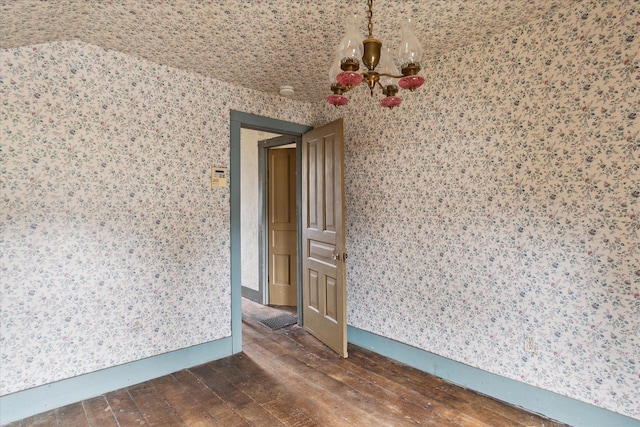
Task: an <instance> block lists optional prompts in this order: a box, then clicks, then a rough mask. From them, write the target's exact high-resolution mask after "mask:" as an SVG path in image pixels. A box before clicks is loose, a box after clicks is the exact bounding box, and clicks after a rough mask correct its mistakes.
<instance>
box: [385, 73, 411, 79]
mask: <svg viewBox="0 0 640 427" xmlns="http://www.w3.org/2000/svg"><path fill="white" fill-rule="evenodd" d="M378 75H379V76H380V77H382V76H385V77H391V78H394V79H401V78H403V77H406V76H405V75H404V74H401V75H399V76H394V75H393V74H386V73H380V74H378Z"/></svg>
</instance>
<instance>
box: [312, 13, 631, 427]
mask: <svg viewBox="0 0 640 427" xmlns="http://www.w3.org/2000/svg"><path fill="white" fill-rule="evenodd" d="M638 6H640V5H639V4H638V2H637V1H633V2H627V1H614V2H609V3H606V2H590V1H586V2H583V3H581V4H579V5H578V6H576V7H574V8H572V9H569V10H565V11H564V12H562V13H559V14H557V15H555V16H553V17H552V19H551V20H549V21H545V22H541V23H538V24H536V25H527V26H523V27H520V28H518V29H516V30H514V31H510V32H508V33H506V34H504V35H502V36H500V37H495V38H491V39H489V40H486V41H485V42H483V43H479V44H475V45H472V46H471V47H469V48H465V49H462V50H459V51H457V52H456V53H455V54H451V55H447V56H444V57H441V58H440V59H439V60H438V61H436V62H434V63H430V64H427V65H426V67H425V70H424V72H423V75H424V76H426V79H427V82H426V85H425V87H424V88H421V89H419V91H417V92H415V93H413V94H406V95H405V96H404V98H405V101H404V104H403V105H401V106H400V107H399V108H398V109H396V110H392V111H381V110H382V109H381V108H380V107H379V106H377V105H376V99H375V98H374V99H372V98H371V97H370V96H369V93H368V91H367V90H366V89H365V88H360V89H358V90H354V92H353V96H352V98H353V99H352V100H351V104H349V105H348V106H346V107H343V109H340V110H339V111H336V110H335V108H334V107H331V106H325V107H323V108H324V112H325V116H326V117H327V120H330V119H333V118H336V117H339V116H343V117H345V132H346V171H345V179H346V194H347V196H346V197H347V246H348V252H349V262H348V270H347V280H348V322H349V324H350V325H353V326H355V327H358V328H361V329H363V330H366V331H371V332H374V333H376V334H380V335H383V336H386V337H390V338H393V339H396V340H399V341H402V342H404V343H407V344H410V345H413V346H416V347H419V348H421V349H425V350H428V351H431V352H433V353H436V354H439V355H442V356H444V357H447V358H450V359H454V360H457V361H460V362H463V363H466V364H469V365H472V366H475V367H479V368H481V369H484V370H487V371H490V372H494V373H497V374H500V375H503V376H506V377H509V378H512V379H515V380H519V381H523V382H525V383H528V384H532V385H534V386H537V387H541V388H543V389H547V390H551V391H554V392H557V393H560V394H563V395H568V396H572V397H574V398H576V399H579V400H582V401H585V402H588V403H592V404H595V405H598V406H602V407H604V408H608V409H611V410H613V411H616V412H620V413H623V414H626V415H628V416H631V417H634V418H639V419H640V218H638V215H640V204H639V197H640V123H639V122H638V120H640V119H639V118H637V113H638V109H639V108H640V103H639V100H640V71H639V70H638V66H639V65H640V54H639V52H640V49H639V43H640V38H639V37H638V35H637V31H638V28H639V27H638V25H639V23H640V21H639V20H640V15H639V13H640V9H639V7H638ZM425 48H428V46H426V47H425ZM527 337H532V338H534V341H535V344H536V346H537V354H535V355H530V354H527V353H525V351H524V342H525V339H526V338H527Z"/></svg>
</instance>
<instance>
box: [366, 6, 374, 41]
mask: <svg viewBox="0 0 640 427" xmlns="http://www.w3.org/2000/svg"><path fill="white" fill-rule="evenodd" d="M367 6H368V7H369V12H367V19H368V20H369V24H368V25H367V27H368V28H369V38H370V39H372V38H373V0H367Z"/></svg>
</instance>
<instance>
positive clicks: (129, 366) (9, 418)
mask: <svg viewBox="0 0 640 427" xmlns="http://www.w3.org/2000/svg"><path fill="white" fill-rule="evenodd" d="M231 354H232V339H231V337H228V338H222V339H220V340H216V341H211V342H208V343H204V344H199V345H196V346H193V347H188V348H184V349H181V350H176V351H172V352H169V353H164V354H160V355H158V356H153V357H149V358H146V359H142V360H137V361H135V362H131V363H126V364H124V365H119V366H114V367H112V368H107V369H102V370H100V371H96V372H91V373H88V374H84V375H79V376H77V377H73V378H68V379H65V380H61V381H56V382H54V383H50V384H45V385H43V386H39V387H34V388H30V389H28V390H23V391H19V392H16V393H12V394H7V395H4V396H0V424H1V425H4V424H7V423H11V422H14V421H17V420H21V419H23V418H27V417H30V416H32V415H36V414H39V413H41V412H45V411H49V410H51V409H54V408H59V407H61V406H65V405H69V404H71V403H74V402H79V401H81V400H85V399H90V398H92V397H95V396H100V395H102V394H105V393H108V392H110V391H114V390H118V389H121V388H124V387H128V386H131V385H133V384H139V383H141V382H144V381H148V380H151V379H153V378H158V377H161V376H163V375H167V374H170V373H172V372H176V371H180V370H182V369H186V368H190V367H192V366H197V365H201V364H203V363H207V362H210V361H212V360H216V359H220V358H223V357H227V356H230V355H231Z"/></svg>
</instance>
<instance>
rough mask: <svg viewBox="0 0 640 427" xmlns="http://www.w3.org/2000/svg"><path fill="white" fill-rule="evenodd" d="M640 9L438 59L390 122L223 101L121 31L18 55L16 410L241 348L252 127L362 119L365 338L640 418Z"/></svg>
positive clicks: (1, 175) (356, 126)
mask: <svg viewBox="0 0 640 427" xmlns="http://www.w3.org/2000/svg"><path fill="white" fill-rule="evenodd" d="M47 3H49V2H38V3H37V4H34V6H33V7H34V8H36V9H38V8H39V7H42V4H47ZM249 3H251V2H248V3H247V4H249ZM254 3H255V2H252V3H251V4H252V5H253V4H254ZM258 3H259V4H268V3H269V2H262V3H261V2H258ZM405 3H407V2H405ZM413 3H415V2H408V3H407V4H410V5H413ZM467 3H468V2H467ZM114 4H115V5H116V7H121V6H122V5H127V4H128V3H127V2H114ZM527 4H528V5H530V4H532V3H527ZM554 4H555V3H554ZM566 4H567V5H569V4H574V2H567V3H566ZM16 5H18V3H7V2H3V3H0V6H2V7H3V8H4V9H3V13H2V14H1V15H2V19H4V17H6V16H8V15H7V14H5V13H4V11H5V10H13V9H12V8H13V7H14V6H16ZM129 6H131V8H135V7H136V6H135V5H133V3H131V4H130V5H129ZM105 7H106V6H105ZM451 7H453V6H451ZM7 8H8V9H7ZM83 8H88V6H83ZM454 9H455V8H454ZM38 10H40V9H38ZM273 10H275V9H273ZM90 12H91V13H94V14H96V13H98V12H96V10H93V9H91V10H90ZM136 12H139V13H143V12H142V11H140V10H136ZM449 12H450V13H452V14H453V15H454V16H456V13H457V12H456V11H455V10H453V9H452V10H451V11H449ZM458 12H459V13H462V16H466V15H465V14H466V13H468V11H465V12H464V13H463V11H460V10H459V11H458ZM69 13H71V12H69ZM123 13H124V12H123ZM176 13H177V12H176ZM638 13H639V9H638V1H635V0H621V1H614V2H594V1H589V0H587V1H583V2H580V3H575V4H574V5H573V6H570V7H569V8H566V9H561V10H556V11H555V12H553V14H551V15H546V14H545V13H542V14H541V15H539V16H543V17H544V18H543V19H542V20H541V21H538V22H535V23H524V21H523V24H522V25H521V26H519V27H518V28H516V29H513V30H509V31H507V32H504V33H502V34H500V35H495V34H497V33H493V34H494V35H489V36H488V37H487V38H486V39H484V41H482V42H480V43H474V44H471V45H469V46H467V47H462V48H459V49H458V50H448V51H447V50H443V51H441V52H442V54H440V55H438V56H435V57H434V58H435V59H433V60H429V61H425V62H424V64H423V68H424V70H423V75H424V76H425V77H426V80H427V82H426V84H425V87H423V88H420V89H419V90H418V91H416V92H415V93H412V94H403V97H404V103H403V104H402V105H401V106H400V107H399V108H397V109H394V110H392V111H388V110H382V109H381V108H380V107H378V106H377V105H376V100H375V99H371V97H370V96H369V94H368V92H367V91H366V90H364V89H358V90H354V91H353V92H352V95H351V98H352V101H351V103H350V104H349V105H348V106H346V107H344V108H342V109H335V108H333V107H331V106H327V105H326V104H324V103H323V104H307V103H302V102H296V101H289V100H283V99H282V98H280V97H277V96H273V95H267V94H265V93H261V92H257V91H254V90H250V89H242V88H240V87H237V86H229V85H228V84H225V83H222V82H221V81H220V80H215V79H211V78H206V77H203V76H202V75H199V74H194V73H191V72H186V71H180V70H177V69H173V68H170V67H167V66H164V65H157V64H154V63H152V62H147V61H146V60H141V59H136V58H134V57H131V56H129V55H127V54H124V53H118V52H115V51H112V50H109V49H106V48H117V47H118V46H109V45H107V42H106V41H104V42H102V41H100V40H112V39H113V40H120V39H119V38H118V37H116V36H115V35H114V36H113V37H111V35H110V33H104V34H103V33H101V32H98V33H97V34H102V37H103V38H102V39H98V38H96V39H95V40H97V41H96V42H95V44H100V45H103V46H104V47H105V48H103V47H96V46H95V45H91V44H86V43H84V42H78V41H66V42H55V43H49V44H44V45H33V46H29V47H12V46H9V47H11V48H8V49H5V50H2V51H0V99H1V101H2V102H1V103H0V135H1V136H0V150H1V151H0V196H1V197H2V206H3V208H2V211H1V212H0V215H1V217H0V218H2V220H1V221H0V259H1V260H2V262H1V264H0V273H1V274H0V284H1V286H0V304H2V305H1V308H2V310H1V313H0V317H1V318H0V360H1V363H2V366H3V369H2V371H1V372H0V394H3V395H4V394H7V393H12V392H15V391H19V390H23V389H26V388H29V387H33V386H37V385H41V384H46V383H49V382H52V381H56V380H58V379H62V378H68V377H71V376H74V375H77V374H81V373H85V372H91V371H94V370H97V369H102V368H105V367H109V366H114V365H117V364H121V363H126V362H128V361H132V360H138V359H140V358H143V357H147V356H152V355H154V354H159V353H163V352H165V351H170V350H175V349H178V348H183V347H187V346H190V345H194V344H198V343H202V342H207V341H210V340H215V339H218V338H221V337H225V336H228V335H229V334H230V325H229V321H230V320H229V319H230V301H229V299H230V289H229V220H228V218H229V193H228V189H212V188H210V187H209V185H208V183H209V168H210V167H211V166H213V165H215V166H228V162H229V151H228V150H229V145H228V144H229V129H228V127H229V113H228V111H229V110H230V109H235V110H240V111H246V112H249V113H254V114H259V115H263V116H268V117H273V118H278V119H282V120H288V121H292V122H297V123H302V124H314V123H320V122H324V121H330V120H332V119H334V118H337V117H344V118H345V141H346V159H345V179H346V202H347V206H346V210H347V212H346V213H347V246H348V252H349V262H348V269H347V281H348V283H347V286H348V321H349V324H351V325H352V326H355V327H358V328H361V329H364V330H367V331H371V332H373V333H377V334H380V335H383V336H386V337H389V338H392V339H395V340H399V341H402V342H404V343H407V344H410V345H413V346H416V347H419V348H422V349H424V350H427V351H431V352H433V353H436V354H439V355H441V356H444V357H448V358H451V359H453V360H458V361H460V362H463V363H466V364H469V365H472V366H475V367H478V368H480V369H484V370H486V371H489V372H494V373H497V374H499V375H503V376H506V377H509V378H513V379H515V380H518V381H522V382H525V383H528V384H531V385H533V386H537V387H541V388H544V389H547V390H550V391H553V392H557V393H560V394H563V395H567V396H570V397H573V398H575V399H579V400H582V401H584V402H587V403H591V404H594V405H597V406H600V407H603V408H606V409H610V410H612V411H615V412H618V413H621V414H624V415H628V416H630V417H633V418H636V419H640V398H639V396H640V342H639V340H640V338H639V336H640V244H639V242H640V238H639V234H640V219H639V218H638V214H639V211H640V208H639V202H638V199H639V198H640V142H639V138H640V125H639V124H638V118H637V113H638V108H639V103H638V99H639V96H638V92H639V84H640V79H639V75H640V71H639V66H640V56H639V51H640V49H639V47H638V43H639V40H638V36H637V31H638V28H639V27H638V19H639V15H638ZM116 14H117V13H116ZM125 15H126V14H125ZM132 15H133V14H132ZM160 15H162V14H160ZM160 15H157V16H160ZM498 15H499V16H504V15H503V13H502V12H500V13H498ZM21 16H27V15H26V14H25V15H21ZM82 16H85V15H84V13H83V12H82V11H81V10H78V11H77V12H73V13H71V17H72V18H73V20H82V18H81V17H82ZM104 16H111V15H109V13H106V12H105V15H104ZM425 16H426V15H425ZM514 16H522V15H519V14H517V13H516V14H515V15H514ZM94 18H95V19H97V18H99V13H98V15H95V16H94V17H93V18H92V19H94ZM95 19H94V20H95ZM421 19H423V20H428V18H421ZM510 19H511V18H510ZM516 20H517V19H516ZM134 21H135V20H134ZM461 21H462V22H463V23H464V22H465V20H461ZM467 21H468V20H467ZM3 22H4V21H3ZM78 22H79V21H78ZM110 22H111V23H115V22H117V20H110ZM445 22H446V21H445ZM77 25H78V26H77V27H74V26H72V27H71V28H69V29H59V28H58V27H57V26H56V28H58V29H57V31H58V33H56V34H55V37H53V39H64V38H75V37H74V34H75V33H76V30H77V32H78V33H81V32H82V31H80V30H81V29H83V28H84V27H83V26H82V25H84V24H82V22H80V23H78V24H77ZM114 25H115V24H114ZM442 25H445V24H442ZM0 27H2V28H6V26H4V25H2V26H0ZM142 27H143V26H142ZM22 28H30V26H29V25H25V26H21V27H20V28H17V29H15V31H14V32H13V33H12V34H14V35H12V36H11V37H7V38H4V37H3V40H12V41H14V40H21V39H20V37H19V34H20V33H21V32H23V31H24V30H23V29H22ZM198 28H201V27H198ZM178 33H179V31H178V30H176V31H174V35H177V34H178ZM125 34H128V33H125ZM437 34H444V36H446V34H447V33H446V31H445V32H443V33H440V32H438V33H437ZM36 36H37V37H38V40H37V41H38V42H40V41H44V40H40V37H45V36H46V35H42V34H40V33H39V32H37V34H36ZM14 37H15V39H14ZM79 37H84V35H82V34H81V36H79ZM96 37H97V35H96ZM187 38H188V37H187ZM45 40H46V38H45ZM49 40H50V39H49ZM185 40H186V39H185ZM274 40H275V38H274ZM85 41H87V40H85ZM88 41H91V40H88ZM16 43H17V42H16ZM18 45H20V44H14V45H13V46H18ZM428 46H429V45H428V43H425V48H427V49H429V47H428ZM457 46H458V47H459V46H461V45H457ZM189 49H191V47H189ZM168 50H170V51H175V49H168ZM141 52H142V51H141ZM189 52H191V50H189ZM129 53H134V54H136V55H138V56H141V57H144V56H145V55H144V54H142V53H140V52H129ZM187 57H190V56H189V55H187ZM148 59H153V56H149V57H148ZM157 62H167V63H168V61H162V60H160V61H157ZM263 63H266V62H264V61H263ZM173 65H176V64H173ZM278 69H279V70H281V69H282V67H279V68H278ZM191 71H193V70H191ZM302 74H305V73H302ZM253 77H256V76H255V75H254V76H253ZM256 78H258V77H256ZM267 90H271V89H268V88H267ZM305 96H307V95H305ZM318 118H321V119H320V120H319V119H318ZM528 338H532V339H533V340H534V343H535V347H536V352H535V354H529V353H527V352H525V348H524V342H525V340H527V339H528Z"/></svg>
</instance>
